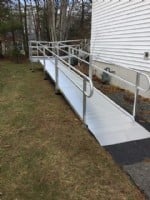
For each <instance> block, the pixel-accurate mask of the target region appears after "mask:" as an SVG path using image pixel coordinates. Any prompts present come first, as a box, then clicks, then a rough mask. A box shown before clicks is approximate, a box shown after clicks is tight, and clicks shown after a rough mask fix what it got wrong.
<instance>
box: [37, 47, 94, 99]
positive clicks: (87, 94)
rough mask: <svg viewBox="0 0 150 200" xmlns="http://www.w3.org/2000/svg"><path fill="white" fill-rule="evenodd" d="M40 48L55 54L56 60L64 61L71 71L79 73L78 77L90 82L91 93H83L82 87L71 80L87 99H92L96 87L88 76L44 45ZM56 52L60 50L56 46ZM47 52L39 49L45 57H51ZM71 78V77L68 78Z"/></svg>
mask: <svg viewBox="0 0 150 200" xmlns="http://www.w3.org/2000/svg"><path fill="white" fill-rule="evenodd" d="M40 46H41V47H42V48H44V49H45V50H47V51H49V52H50V53H52V54H53V56H55V58H57V59H59V60H60V61H62V62H63V63H64V64H66V65H67V66H68V67H69V68H70V69H72V70H73V71H74V72H75V73H77V74H78V75H80V76H81V77H82V78H83V79H84V80H86V81H87V82H89V86H90V92H89V93H87V92H86V91H83V90H82V88H81V87H80V86H78V85H77V84H76V83H75V82H73V80H71V79H70V80H71V81H72V82H73V83H74V84H75V85H76V86H77V87H78V88H79V89H80V90H81V91H83V92H84V94H85V95H86V96H87V97H91V96H92V94H93V91H94V87H93V82H92V81H91V79H90V78H89V77H88V76H86V75H85V74H83V73H82V72H80V71H79V70H77V69H76V68H75V67H73V66H72V65H70V64H69V63H67V62H66V61H65V60H63V59H62V58H61V57H60V56H59V55H57V54H56V53H54V52H53V51H51V50H50V49H48V48H47V47H46V46H43V45H42V44H40ZM54 48H55V49H56V50H59V47H58V46H56V47H54ZM45 50H44V51H42V50H41V49H40V48H39V51H41V52H42V53H43V54H44V56H45V57H47V58H49V56H47V55H46V53H45ZM68 78H69V77H68Z"/></svg>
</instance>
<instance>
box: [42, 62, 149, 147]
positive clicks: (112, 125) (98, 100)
mask: <svg viewBox="0 0 150 200" xmlns="http://www.w3.org/2000/svg"><path fill="white" fill-rule="evenodd" d="M40 62H41V64H42V65H43V67H44V70H45V71H46V72H47V73H48V74H49V76H50V77H51V78H52V79H53V81H54V82H55V83H56V81H57V84H58V88H59V89H60V91H61V92H62V94H63V95H64V96H65V98H66V99H67V101H68V102H69V103H70V105H71V106H72V108H73V109H74V110H75V112H76V113H77V114H78V115H79V117H80V118H81V119H82V117H83V91H81V90H80V89H79V87H80V88H82V87H84V86H83V84H84V83H83V78H82V77H81V76H80V75H78V74H77V73H75V72H74V71H73V70H71V69H70V68H69V67H67V66H66V65H65V64H64V63H62V62H61V61H58V72H56V69H55V59H54V58H48V59H40ZM56 73H58V74H57V76H56ZM56 79H58V80H56ZM72 80H73V81H74V82H75V83H76V84H77V85H78V87H77V85H75V84H74V83H73V82H72ZM86 90H87V92H88V91H89V90H90V85H89V84H87V89H86ZM85 124H86V125H87V127H88V129H89V130H90V131H91V132H92V134H93V135H94V136H95V138H96V139H97V140H98V142H99V143H100V144H101V145H102V146H107V145H113V144H118V143H125V142H129V141H135V140H141V139H146V138H150V133H149V131H147V130H146V129H144V128H143V127H142V126H141V125H139V124H138V123H137V122H135V121H134V120H133V119H132V118H131V116H130V115H129V114H128V113H127V112H126V111H124V110H123V109H122V108H121V107H119V106H118V105H117V104H115V103H114V102H112V101H111V100H110V99H109V98H107V97H106V96H105V95H104V94H103V93H101V92H100V91H99V90H97V89H96V88H94V91H93V95H92V96H91V97H90V98H87V97H86V112H85Z"/></svg>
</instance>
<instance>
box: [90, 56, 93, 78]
mask: <svg viewBox="0 0 150 200" xmlns="http://www.w3.org/2000/svg"><path fill="white" fill-rule="evenodd" d="M92 77H93V68H92V55H90V56H89V78H90V79H91V80H92Z"/></svg>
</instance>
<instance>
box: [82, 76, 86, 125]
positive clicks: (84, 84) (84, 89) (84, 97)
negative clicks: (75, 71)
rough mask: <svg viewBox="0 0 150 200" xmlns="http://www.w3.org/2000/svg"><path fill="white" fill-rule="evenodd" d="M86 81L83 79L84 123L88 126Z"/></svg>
mask: <svg viewBox="0 0 150 200" xmlns="http://www.w3.org/2000/svg"><path fill="white" fill-rule="evenodd" d="M85 92H86V80H85V78H84V79H83V123H84V124H86V95H85Z"/></svg>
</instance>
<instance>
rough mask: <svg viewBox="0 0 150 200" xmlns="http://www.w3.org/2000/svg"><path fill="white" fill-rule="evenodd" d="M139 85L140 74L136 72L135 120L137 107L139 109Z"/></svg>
mask: <svg viewBox="0 0 150 200" xmlns="http://www.w3.org/2000/svg"><path fill="white" fill-rule="evenodd" d="M139 83H140V74H139V72H136V81H135V93H134V104H133V114H132V115H133V119H135V116H136V107H137V98H138V93H139V88H138V87H139Z"/></svg>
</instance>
